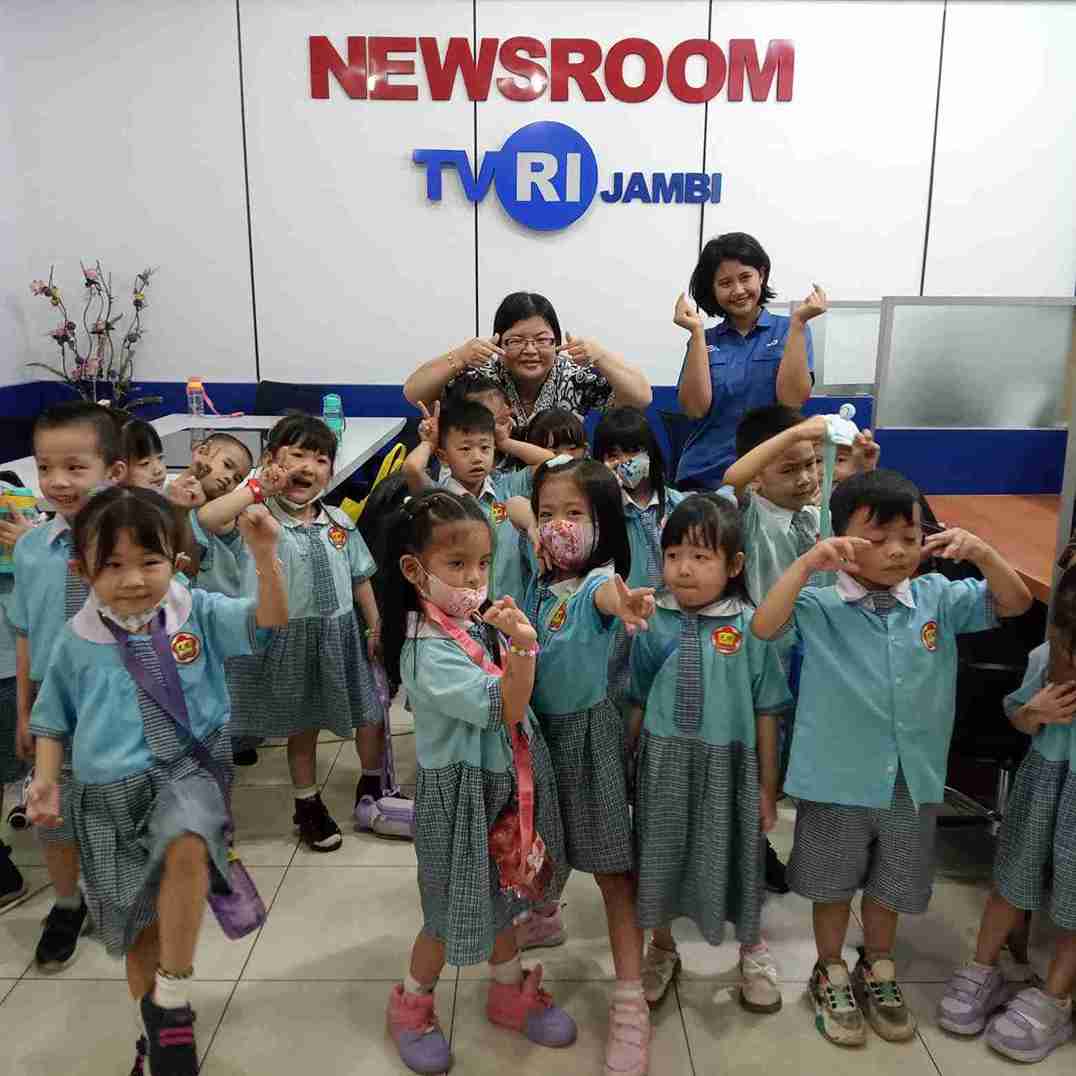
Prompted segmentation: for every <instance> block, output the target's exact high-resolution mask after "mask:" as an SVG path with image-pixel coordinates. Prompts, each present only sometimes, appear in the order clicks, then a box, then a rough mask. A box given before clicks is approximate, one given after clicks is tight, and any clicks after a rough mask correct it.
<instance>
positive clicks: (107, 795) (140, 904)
mask: <svg viewBox="0 0 1076 1076" xmlns="http://www.w3.org/2000/svg"><path fill="white" fill-rule="evenodd" d="M241 526H242V527H243V528H244V532H245V537H246V539H247V541H248V543H249V546H250V548H251V552H252V555H253V557H254V559H255V562H256V563H257V565H258V568H259V586H260V590H259V596H258V600H257V601H256V602H255V601H237V600H234V599H231V598H223V597H220V596H219V595H215V594H207V593H205V592H204V591H191V590H190V589H189V588H188V587H186V586H185V585H182V584H181V583H180V582H179V581H178V580H177V578H176V573H177V570H178V564H177V561H178V559H179V556H180V553H179V540H180V537H181V532H180V526H179V521H178V519H177V517H176V515H175V513H174V511H173V509H172V506H171V505H170V504H169V503H168V501H166V500H165V499H164V498H163V497H161V496H160V495H159V494H157V493H155V492H152V491H149V490H143V489H112V490H109V491H107V492H105V493H101V494H99V495H98V496H96V497H94V498H93V500H92V501H90V503H89V504H88V505H87V506H86V507H85V508H83V509H82V510H81V511H80V512H79V514H78V516H77V517H76V518H75V520H74V524H73V549H72V553H73V556H74V559H75V562H76V564H77V566H78V571H79V573H80V574H81V575H82V576H83V577H84V578H85V579H86V580H87V581H88V582H89V584H90V585H91V586H92V592H91V594H90V596H89V598H88V600H87V602H86V604H85V605H83V606H82V608H81V609H80V610H79V611H78V612H77V613H76V614H75V616H74V617H73V618H72V619H71V620H70V621H69V622H68V624H67V625H66V626H65V627H64V628H63V629H62V631H61V632H60V637H59V639H58V641H57V643H56V647H55V651H54V654H53V660H52V662H51V663H50V665H49V669H48V672H47V673H46V676H45V681H44V683H43V684H42V686H41V691H40V693H39V695H38V697H37V700H36V702H35V703H34V708H33V714H32V717H31V724H30V730H31V732H32V733H33V734H34V736H36V737H37V755H36V764H35V771H34V780H33V783H32V784H31V786H30V792H29V795H28V801H29V812H30V818H31V821H33V822H35V823H36V824H38V825H39V826H41V827H46V828H47V827H50V826H57V825H59V824H60V822H61V820H62V821H63V822H65V823H67V824H69V825H71V826H72V827H73V829H74V831H75V833H76V834H77V835H78V846H79V854H80V858H81V861H82V872H83V876H84V878H85V882H86V893H87V897H88V899H89V903H90V907H91V911H92V916H93V920H94V923H95V924H96V926H97V929H98V932H99V934H100V935H101V937H102V939H103V940H104V943H105V946H106V948H107V950H108V952H109V953H110V954H112V955H121V954H125V955H126V958H127V982H128V986H129V987H130V991H131V996H132V997H133V998H134V999H135V1001H136V1002H137V1003H139V1007H140V1012H141V1016H142V1020H143V1022H144V1025H145V1033H146V1038H147V1039H148V1052H149V1059H150V1070H151V1072H152V1073H153V1074H154V1076H188V1074H190V1076H193V1074H194V1073H195V1072H197V1070H198V1063H197V1053H196V1049H195V1043H194V1013H193V1011H192V1010H191V1007H190V997H189V987H190V980H191V978H192V976H193V973H194V969H193V966H192V965H193V961H194V951H195V947H196V945H197V941H198V934H199V931H200V926H201V921H202V916H203V914H204V912H205V902H206V895H207V892H208V890H209V885H210V878H211V875H212V877H213V878H214V879H215V881H216V886H217V887H218V888H219V887H220V886H224V887H225V888H226V887H227V880H228V878H229V877H230V869H229V866H228V847H227V837H226V831H227V826H228V810H227V802H226V801H227V796H228V790H229V789H228V786H229V784H230V781H229V778H230V767H229V762H230V758H231V749H230V747H229V744H228V739H227V736H226V734H225V732H224V726H225V724H226V723H227V720H228V708H229V701H228V691H227V688H226V686H225V678H224V659H225V658H226V657H228V656H230V655H238V654H249V653H250V652H251V648H252V646H254V645H255V641H256V634H257V633H256V629H258V628H265V627H269V626H272V625H275V624H283V623H286V621H287V615H288V614H287V596H286V593H285V589H284V585H283V580H282V578H281V575H280V570H279V563H278V562H277V560H276V545H277V532H278V529H279V528H278V527H277V524H276V523H275V522H274V521H273V519H272V517H270V516H269V514H268V513H267V512H266V511H265V509H264V508H262V509H258V510H257V514H256V513H253V512H252V513H249V514H247V515H246V516H244V517H243V520H242V522H241ZM261 641H262V642H264V635H263V636H262V639H261ZM154 685H155V687H156V690H155V689H154ZM68 741H70V742H71V744H72V752H71V753H72V758H73V780H72V788H71V794H70V796H69V798H68V801H67V803H66V804H65V805H63V806H61V797H60V789H59V786H58V781H59V778H60V767H61V764H62V761H63V758H64V744H65V743H66V742H68ZM64 811H67V812H69V817H64V816H63V812H64ZM146 1046H147V1044H145V1043H142V1042H140V1043H139V1055H141V1054H142V1053H143V1052H144V1051H145V1050H146ZM136 1071H139V1072H140V1071H141V1064H140V1063H136Z"/></svg>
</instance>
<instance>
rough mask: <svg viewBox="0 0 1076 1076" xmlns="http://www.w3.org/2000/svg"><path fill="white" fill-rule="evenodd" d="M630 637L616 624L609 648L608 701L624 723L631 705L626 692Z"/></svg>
mask: <svg viewBox="0 0 1076 1076" xmlns="http://www.w3.org/2000/svg"><path fill="white" fill-rule="evenodd" d="M631 642H632V640H631V636H630V635H629V634H628V633H627V631H626V630H625V628H624V625H623V623H618V624H617V626H616V629H615V630H614V632H613V644H612V646H610V647H609V668H608V672H607V676H608V681H609V699H610V701H611V702H612V704H613V705H614V706H615V707H616V708H617V709H618V710H619V711H620V714H621V716H622V717H623V718H624V721H625V722H627V721H628V717H629V711H630V709H631V704H630V702H629V701H628V692H629V689H630V688H631Z"/></svg>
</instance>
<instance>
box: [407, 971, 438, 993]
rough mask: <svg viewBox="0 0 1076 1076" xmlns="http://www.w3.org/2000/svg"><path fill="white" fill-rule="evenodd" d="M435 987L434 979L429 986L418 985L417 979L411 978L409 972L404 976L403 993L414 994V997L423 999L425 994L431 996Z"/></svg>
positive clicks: (435, 981)
mask: <svg viewBox="0 0 1076 1076" xmlns="http://www.w3.org/2000/svg"><path fill="white" fill-rule="evenodd" d="M436 986H437V980H436V979H434V981H433V982H432V983H430V985H429V986H426V985H425V984H424V983H420V982H419V981H418V980H417V979H412V978H411V972H410V971H409V972H408V973H407V974H406V975H405V976H404V993H405V994H414V995H415V996H416V997H425V996H426V995H427V994H432V993H433V991H434V987H436Z"/></svg>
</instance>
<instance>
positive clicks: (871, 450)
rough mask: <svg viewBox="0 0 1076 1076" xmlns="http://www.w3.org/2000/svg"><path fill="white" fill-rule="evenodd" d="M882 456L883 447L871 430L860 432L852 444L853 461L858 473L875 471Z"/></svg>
mask: <svg viewBox="0 0 1076 1076" xmlns="http://www.w3.org/2000/svg"><path fill="white" fill-rule="evenodd" d="M881 456H882V446H881V445H880V444H878V442H877V441H876V440H875V439H874V434H873V433H871V431H870V430H860V431H859V433H858V434H857V435H856V439H855V440H854V441H853V442H852V459H853V460H854V461H855V467H856V470H857V471H873V470H875V469H876V468H877V466H878V460H879V459H880V458H881Z"/></svg>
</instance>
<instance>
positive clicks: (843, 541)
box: [803, 538, 871, 575]
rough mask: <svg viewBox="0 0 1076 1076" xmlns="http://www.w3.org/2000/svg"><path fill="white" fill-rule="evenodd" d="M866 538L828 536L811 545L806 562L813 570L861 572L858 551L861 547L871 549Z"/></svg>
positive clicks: (804, 557) (855, 573) (854, 573)
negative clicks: (857, 559)
mask: <svg viewBox="0 0 1076 1076" xmlns="http://www.w3.org/2000/svg"><path fill="white" fill-rule="evenodd" d="M870 545H871V544H870V542H868V541H867V539H866V538H827V539H826V540H825V541H824V542H819V543H817V545H814V546H812V547H811V549H810V550H808V552H806V553H805V554H804V556H803V559H804V562H805V563H806V565H807V567H808V568H810V570H811V571H812V572H848V574H849V575H858V574H859V570H860V569H859V564H858V563H857V562H856V553H857V552H858V551H859V550H861V549H870Z"/></svg>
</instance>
